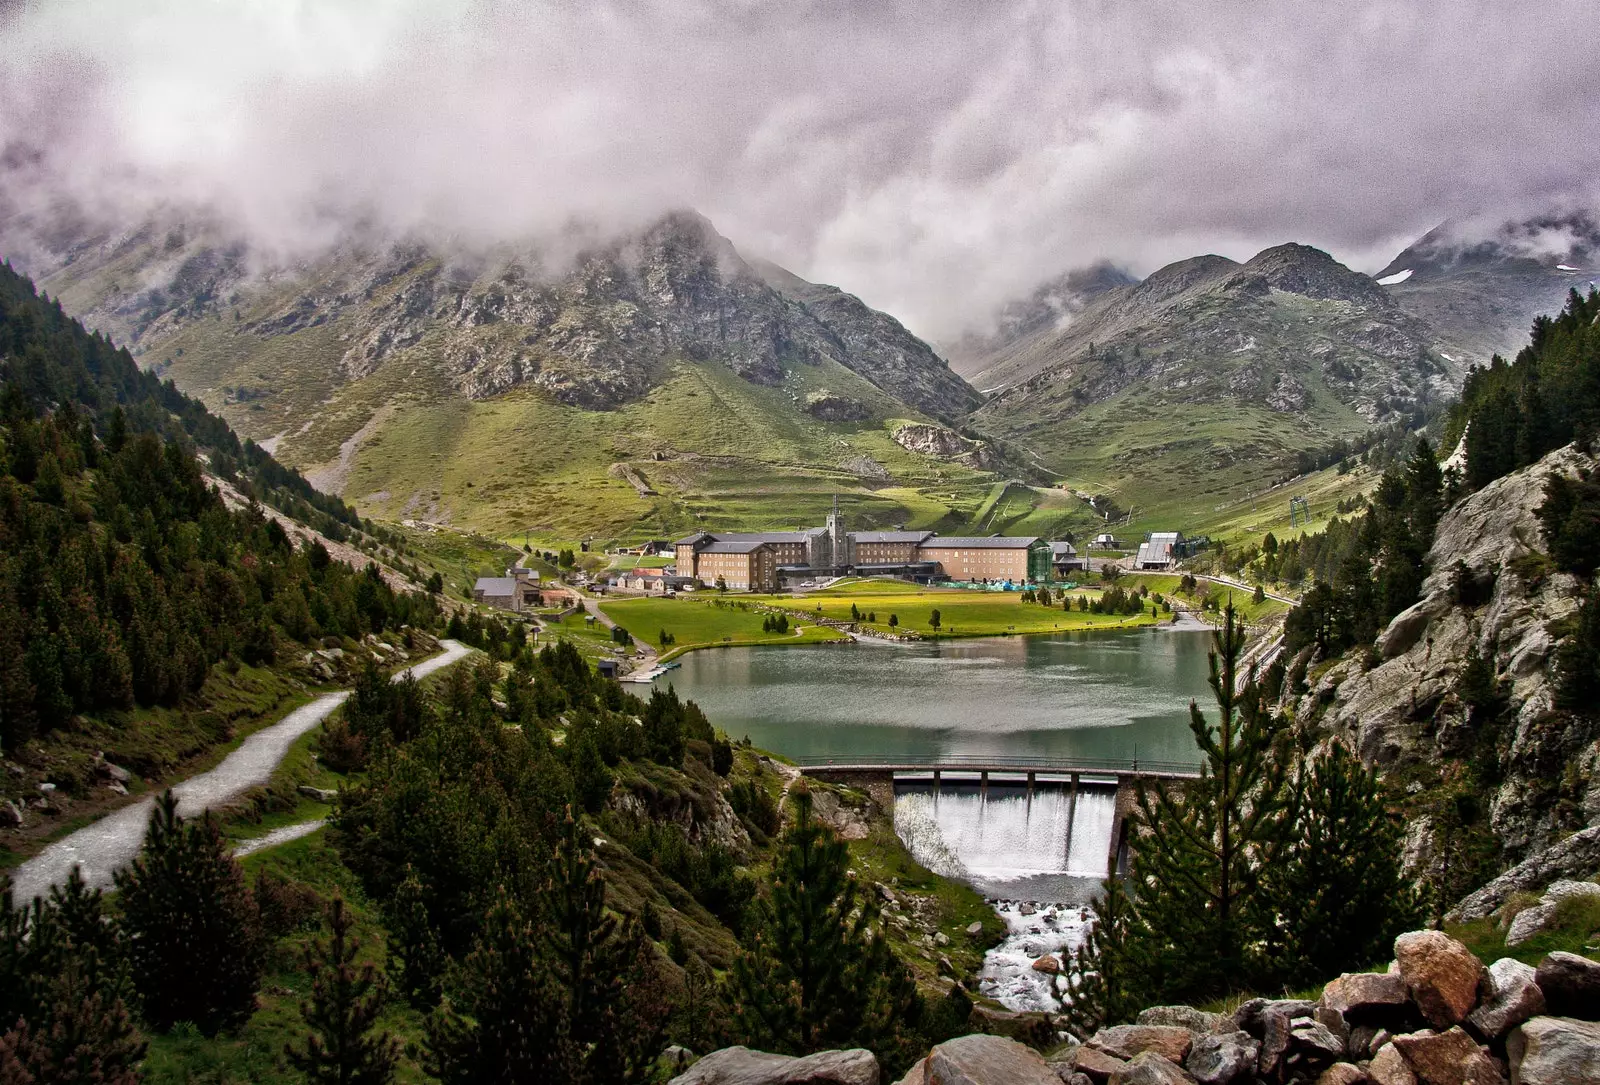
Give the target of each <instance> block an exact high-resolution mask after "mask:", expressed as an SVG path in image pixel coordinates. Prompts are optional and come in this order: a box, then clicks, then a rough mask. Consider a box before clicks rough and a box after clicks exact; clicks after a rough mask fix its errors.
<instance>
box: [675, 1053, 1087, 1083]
mask: <svg viewBox="0 0 1600 1085" xmlns="http://www.w3.org/2000/svg"><path fill="white" fill-rule="evenodd" d="M671 1085H878V1060H877V1058H875V1057H874V1056H873V1054H872V1052H870V1051H867V1050H864V1049H862V1048H855V1049H852V1050H849V1051H818V1052H817V1053H816V1054H814V1055H807V1056H805V1057H804V1058H795V1057H793V1056H790V1055H773V1054H769V1053H768V1052H765V1051H752V1050H751V1049H750V1048H748V1047H725V1048H723V1049H722V1050H720V1051H713V1052H711V1054H709V1055H707V1056H706V1057H705V1058H703V1059H701V1060H700V1061H699V1062H697V1063H695V1064H694V1065H693V1066H691V1067H690V1068H689V1072H688V1073H686V1074H680V1075H679V1076H677V1077H675V1078H673V1079H672V1082H671ZM1030 1085H1031V1083H1030ZM1051 1085H1059V1083H1058V1082H1052V1083H1051Z"/></svg>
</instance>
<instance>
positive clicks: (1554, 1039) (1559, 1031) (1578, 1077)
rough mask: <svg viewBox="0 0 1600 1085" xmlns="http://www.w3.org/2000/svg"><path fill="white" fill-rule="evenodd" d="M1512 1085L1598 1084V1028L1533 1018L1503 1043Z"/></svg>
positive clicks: (1560, 1019) (1559, 1019)
mask: <svg viewBox="0 0 1600 1085" xmlns="http://www.w3.org/2000/svg"><path fill="white" fill-rule="evenodd" d="M1506 1055H1507V1056H1508V1057H1509V1059H1510V1062H1511V1085H1572V1083H1574V1082H1592V1081H1600V1025H1597V1024H1595V1023H1594V1022H1592V1021H1575V1020H1572V1019H1571V1018H1565V1017H1535V1018H1533V1019H1532V1020H1531V1021H1525V1022H1523V1023H1522V1024H1521V1025H1519V1026H1518V1027H1517V1028H1516V1030H1515V1031H1514V1032H1512V1033H1511V1035H1510V1037H1509V1038H1508V1039H1507V1040H1506Z"/></svg>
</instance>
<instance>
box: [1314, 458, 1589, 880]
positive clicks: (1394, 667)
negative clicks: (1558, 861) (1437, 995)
mask: <svg viewBox="0 0 1600 1085" xmlns="http://www.w3.org/2000/svg"><path fill="white" fill-rule="evenodd" d="M1594 466H1595V461H1594V459H1593V458H1592V457H1589V456H1586V455H1583V454H1581V453H1579V452H1577V451H1575V450H1574V449H1573V448H1572V447H1571V446H1569V447H1567V448H1564V449H1561V450H1559V451H1557V452H1554V453H1551V454H1550V455H1548V456H1546V457H1545V458H1544V459H1542V460H1540V461H1539V462H1538V463H1536V464H1534V465H1533V466H1531V467H1528V468H1525V469H1523V470H1521V471H1517V472H1515V473H1513V474H1510V475H1507V476H1505V477H1504V478H1501V479H1498V480H1496V481H1495V482H1492V483H1490V484H1489V485H1488V486H1486V487H1484V488H1483V489H1482V490H1480V491H1478V492H1477V493H1475V494H1472V495H1471V496H1469V497H1467V498H1466V499H1464V500H1463V501H1461V502H1460V503H1458V504H1457V505H1455V506H1454V507H1453V508H1451V509H1450V510H1449V511H1448V512H1447V513H1446V514H1445V515H1444V518H1443V519H1442V520H1441V521H1440V524H1439V529H1438V533H1437V535H1436V538H1435V541H1434V544H1433V548H1432V549H1431V550H1430V552H1429V562H1430V567H1431V569H1432V572H1431V574H1430V575H1429V577H1428V579H1427V581H1426V582H1425V584H1424V586H1423V591H1422V598H1421V600H1420V601H1419V602H1418V603H1416V604H1415V605H1414V606H1412V607H1410V608H1409V609H1407V610H1405V611H1403V612H1401V613H1400V614H1399V615H1397V616H1396V617H1395V619H1394V620H1393V621H1392V622H1391V623H1390V624H1389V626H1388V628H1387V629H1386V630H1385V631H1384V632H1383V633H1382V635H1381V636H1380V637H1379V639H1378V641H1377V645H1376V649H1375V656H1373V657H1371V658H1368V657H1366V656H1365V654H1364V653H1363V652H1360V651H1357V652H1354V653H1352V654H1351V655H1350V656H1348V657H1346V658H1344V659H1342V660H1340V661H1338V662H1337V663H1335V664H1333V665H1332V666H1331V667H1328V668H1327V669H1326V670H1325V671H1324V672H1322V673H1320V674H1317V675H1316V677H1315V680H1314V681H1313V682H1312V684H1311V688H1310V691H1309V692H1307V693H1306V694H1305V695H1304V696H1302V697H1300V698H1299V699H1298V702H1297V703H1296V704H1295V706H1294V708H1295V718H1296V719H1297V720H1300V721H1305V722H1308V723H1311V724H1312V725H1313V726H1314V727H1316V728H1317V729H1318V730H1320V731H1321V732H1322V733H1324V734H1330V735H1337V736H1340V737H1341V738H1343V739H1345V740H1346V741H1347V742H1348V743H1349V745H1350V746H1351V748H1352V749H1354V750H1356V751H1358V752H1359V753H1360V755H1361V757H1362V758H1363V760H1365V761H1367V762H1368V763H1369V764H1376V765H1378V766H1381V767H1382V768H1383V769H1385V770H1386V772H1387V773H1389V774H1390V775H1391V776H1393V775H1394V774H1396V773H1398V774H1400V776H1399V778H1410V779H1413V780H1414V781H1415V782H1416V784H1417V788H1416V790H1418V791H1422V790H1424V789H1426V788H1428V787H1431V786H1433V784H1434V782H1435V781H1437V780H1438V779H1439V773H1440V772H1441V771H1442V770H1443V769H1444V768H1445V767H1446V766H1448V765H1449V764H1450V763H1452V762H1455V763H1464V762H1471V761H1477V762H1478V763H1479V764H1485V765H1486V766H1487V776H1488V780H1487V783H1488V784H1489V785H1490V786H1492V787H1493V791H1492V794H1490V795H1488V796H1486V799H1487V802H1488V807H1489V809H1488V814H1489V825H1490V827H1491V828H1492V830H1493V835H1494V838H1495V842H1496V843H1497V844H1498V847H1499V850H1500V858H1501V860H1502V861H1504V862H1517V861H1519V860H1523V859H1526V858H1528V857H1530V856H1532V855H1534V854H1536V853H1538V852H1540V851H1542V850H1543V849H1545V848H1548V847H1550V846H1551V845H1553V844H1556V843H1557V842H1559V841H1561V840H1563V839H1564V838H1566V837H1567V834H1569V833H1572V832H1573V830H1576V829H1581V828H1583V827H1584V826H1587V825H1592V824H1595V822H1596V820H1597V819H1600V787H1597V786H1596V775H1597V769H1600V727H1597V725H1596V724H1595V723H1593V722H1592V721H1589V720H1585V719H1582V718H1581V717H1574V716H1571V715H1569V714H1567V713H1560V712H1557V711H1555V710H1554V708H1553V703H1552V702H1553V689H1552V682H1553V673H1554V662H1555V654H1556V651H1557V649H1558V647H1559V645H1560V643H1561V640H1562V638H1563V637H1564V636H1566V635H1568V634H1569V633H1570V632H1571V629H1572V624H1573V623H1572V619H1573V617H1574V615H1575V614H1576V612H1577V609H1578V605H1579V584H1578V582H1577V580H1576V579H1575V578H1574V577H1572V576H1571V575H1569V574H1566V573H1561V572H1558V571H1556V570H1555V569H1554V568H1553V567H1552V566H1551V565H1550V563H1549V560H1548V559H1547V558H1546V557H1545V556H1544V554H1543V553H1542V548H1543V546H1544V543H1543V540H1542V536H1541V532H1540V527H1539V523H1538V520H1537V519H1536V518H1535V515H1534V511H1535V510H1536V509H1537V508H1538V507H1539V505H1540V504H1542V503H1543V501H1544V489H1545V482H1546V480H1547V479H1548V478H1549V477H1550V476H1551V475H1552V474H1554V473H1561V474H1564V475H1568V476H1575V475H1576V474H1577V472H1578V471H1579V470H1580V469H1592V468H1593V467H1594ZM1457 562H1461V563H1464V564H1465V566H1466V568H1467V569H1468V570H1470V572H1471V574H1472V576H1473V578H1474V580H1475V582H1476V583H1478V584H1480V585H1489V584H1492V585H1493V587H1492V589H1487V590H1486V591H1485V592H1484V593H1483V596H1482V598H1483V602H1482V603H1481V605H1467V604H1466V603H1463V602H1461V601H1458V597H1457V593H1456V591H1455V588H1454V584H1455V580H1456V573H1455V566H1456V563H1457ZM1473 652H1476V653H1477V654H1478V655H1479V656H1480V657H1481V658H1482V659H1483V660H1485V661H1487V662H1488V663H1489V664H1490V665H1491V666H1492V668H1493V672H1494V674H1495V676H1496V678H1497V679H1498V680H1499V681H1500V682H1501V683H1502V688H1503V693H1504V698H1505V701H1504V708H1503V710H1502V711H1501V712H1500V713H1499V714H1498V716H1497V718H1496V719H1495V720H1494V721H1489V722H1486V721H1484V720H1483V719H1482V718H1481V717H1475V716H1474V715H1473V712H1472V709H1471V706H1469V705H1468V704H1467V703H1465V702H1464V701H1463V698H1462V693H1461V683H1462V677H1463V672H1464V671H1465V669H1466V667H1467V665H1468V660H1469V657H1470V655H1471V654H1472V653H1473ZM1496 777H1497V779H1496ZM1437 835H1438V826H1437V825H1435V824H1434V823H1433V819H1431V818H1430V817H1429V816H1427V815H1422V816H1420V817H1417V818H1414V819H1413V822H1412V830H1411V840H1410V842H1409V850H1410V855H1409V856H1408V858H1409V860H1410V862H1411V865H1412V866H1413V868H1414V869H1415V868H1421V867H1425V866H1426V865H1427V864H1428V863H1429V862H1430V856H1431V855H1432V854H1433V851H1434V848H1435V847H1436V845H1437ZM1592 858H1593V857H1592V856H1591V855H1587V854H1586V855H1583V856H1579V857H1577V859H1576V860H1575V861H1577V862H1578V865H1579V866H1580V867H1581V866H1582V865H1583V863H1584V862H1588V861H1589V860H1591V859H1592ZM1564 872H1565V871H1561V870H1546V871H1543V874H1544V876H1545V877H1546V878H1548V877H1552V876H1557V875H1559V874H1561V873H1564ZM1579 872H1580V873H1584V874H1587V873H1588V872H1589V871H1587V870H1581V871H1579Z"/></svg>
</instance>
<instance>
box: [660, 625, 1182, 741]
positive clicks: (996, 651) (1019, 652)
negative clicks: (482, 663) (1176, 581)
mask: <svg viewBox="0 0 1600 1085" xmlns="http://www.w3.org/2000/svg"><path fill="white" fill-rule="evenodd" d="M1210 645H1211V635H1210V633H1209V632H1208V631H1202V630H1175V629H1156V628H1141V629H1130V630H1123V631H1109V632H1091V633H1060V634H1051V635H1043V636H1030V637H997V638H986V639H982V640H954V641H934V642H928V643H922V644H892V643H883V642H857V643H852V644H817V645H799V646H794V647H787V646H786V647H771V648H717V649H710V650H706V651H699V652H690V653H688V654H687V655H685V656H682V657H681V660H682V663H683V666H682V667H681V668H679V669H677V670H673V671H669V672H668V673H667V674H666V675H663V676H662V677H661V678H660V679H657V683H656V684H657V685H660V686H665V685H672V686H674V687H675V688H676V689H677V691H678V693H679V695H680V696H683V697H688V698H691V699H693V700H695V701H698V702H699V704H700V706H701V707H702V708H703V709H705V711H706V714H707V715H708V716H710V717H711V720H712V722H713V723H714V724H715V725H717V726H719V727H721V728H722V729H724V730H725V731H727V733H728V734H729V735H731V736H733V737H735V738H740V737H744V736H746V735H748V736H749V738H750V740H751V741H752V742H754V743H755V744H756V745H757V746H760V747H762V748H764V749H768V750H772V751H773V752H775V753H779V754H783V755H785V756H788V757H831V758H834V759H836V760H843V759H845V758H848V757H850V756H852V755H854V756H867V757H876V756H919V757H920V756H949V755H974V754H982V755H1003V756H1042V757H1087V758H1117V759H1122V758H1132V757H1135V756H1137V757H1138V758H1140V759H1141V760H1152V761H1181V762H1191V763H1192V762H1194V761H1195V760H1196V751H1195V746H1194V738H1193V736H1192V735H1191V734H1190V732H1189V727H1188V722H1187V721H1188V712H1189V701H1190V700H1191V699H1196V700H1198V701H1199V702H1200V704H1201V706H1202V707H1205V706H1207V705H1208V704H1209V703H1210V697H1211V691H1210V689H1209V687H1208V686H1207V685H1206V677H1207V674H1208V669H1207V663H1206V653H1207V651H1208V650H1209V648H1210Z"/></svg>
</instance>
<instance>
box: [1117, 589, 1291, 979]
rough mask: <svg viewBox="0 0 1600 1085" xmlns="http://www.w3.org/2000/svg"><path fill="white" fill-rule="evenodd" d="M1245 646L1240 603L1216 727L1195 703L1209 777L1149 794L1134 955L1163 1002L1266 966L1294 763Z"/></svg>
mask: <svg viewBox="0 0 1600 1085" xmlns="http://www.w3.org/2000/svg"><path fill="white" fill-rule="evenodd" d="M1244 643H1245V631H1244V628H1243V627H1242V626H1241V625H1240V624H1239V620H1238V614H1237V612H1236V611H1235V610H1234V607H1233V604H1232V603H1231V602H1230V603H1229V604H1228V606H1227V607H1226V608H1225V609H1224V611H1223V626H1222V628H1221V629H1220V630H1218V631H1217V632H1216V633H1215V634H1213V644H1214V648H1213V650H1212V652H1211V655H1210V664H1211V677H1210V685H1211V689H1212V693H1213V695H1214V696H1215V697H1216V701H1217V708H1218V715H1217V721H1216V723H1215V724H1213V723H1211V722H1210V721H1208V720H1207V719H1206V717H1205V715H1204V713H1202V712H1201V711H1200V708H1199V706H1198V705H1196V704H1194V703H1192V702H1191V704H1190V705H1189V716H1190V720H1189V729H1190V730H1191V731H1192V732H1193V733H1194V737H1195V742H1196V744H1197V745H1198V746H1199V747H1200V752H1201V754H1202V755H1203V757H1204V760H1203V761H1202V763H1201V767H1200V777H1199V778H1198V779H1195V780H1190V781H1186V782H1185V783H1184V784H1183V786H1182V788H1181V790H1178V791H1174V790H1172V789H1170V788H1168V787H1167V786H1166V785H1165V784H1162V783H1157V784H1156V785H1155V786H1154V787H1151V788H1149V789H1141V790H1140V791H1139V793H1138V802H1139V808H1138V811H1137V812H1136V813H1135V815H1134V817H1133V819H1132V821H1133V825H1132V828H1133V831H1134V832H1135V833H1136V834H1137V840H1138V843H1137V849H1136V851H1135V858H1134V863H1133V878H1132V888H1133V890H1134V895H1135V899H1136V900H1137V910H1138V916H1139V921H1138V923H1137V924H1136V928H1135V930H1134V933H1133V939H1134V941H1135V943H1136V948H1135V950H1134V951H1133V955H1134V957H1135V958H1137V959H1138V961H1139V968H1140V969H1141V971H1143V973H1144V976H1143V981H1144V983H1145V984H1147V985H1148V987H1149V992H1148V993H1149V994H1150V995H1151V996H1152V997H1158V998H1163V999H1165V998H1180V999H1183V998H1203V997H1205V996H1208V995H1216V994H1220V993H1223V992H1224V991H1226V990H1227V989H1229V988H1235V987H1238V986H1240V985H1242V984H1244V983H1245V982H1247V981H1248V978H1249V974H1250V968H1251V967H1252V965H1253V963H1254V962H1253V961H1252V960H1251V944H1252V942H1253V940H1254V939H1253V937H1252V933H1253V932H1252V917H1251V915H1250V901H1251V898H1252V894H1253V892H1254V890H1255V888H1256V882H1257V874H1258V870H1259V868H1258V859H1259V855H1260V851H1261V849H1262V848H1263V847H1264V846H1267V845H1268V844H1270V843H1271V840H1272V833H1273V831H1274V828H1275V818H1276V815H1277V811H1278V807H1279V805H1280V802H1281V793H1282V790H1283V773H1284V768H1283V765H1282V763H1281V762H1280V760H1279V759H1278V758H1276V757H1274V754H1273V745H1274V741H1275V739H1276V736H1277V734H1278V728H1277V725H1276V723H1275V721H1274V720H1273V719H1272V717H1271V716H1270V715H1269V714H1268V712H1267V710H1266V707H1265V705H1264V703H1263V699H1262V697H1261V694H1260V691H1259V690H1258V689H1257V688H1256V686H1255V684H1254V683H1253V682H1250V681H1248V680H1246V679H1245V676H1242V675H1240V674H1239V658H1240V656H1241V655H1242V653H1243V651H1244Z"/></svg>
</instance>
